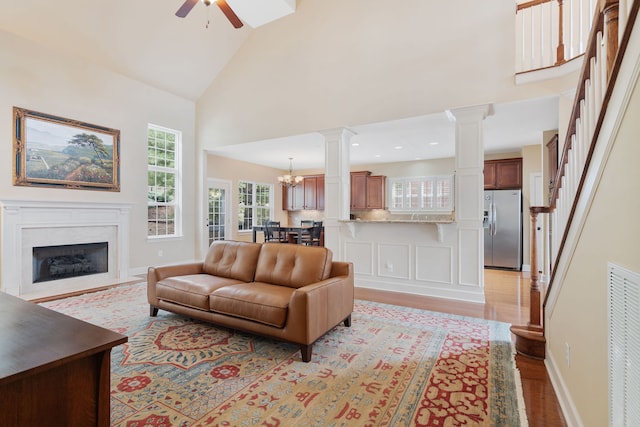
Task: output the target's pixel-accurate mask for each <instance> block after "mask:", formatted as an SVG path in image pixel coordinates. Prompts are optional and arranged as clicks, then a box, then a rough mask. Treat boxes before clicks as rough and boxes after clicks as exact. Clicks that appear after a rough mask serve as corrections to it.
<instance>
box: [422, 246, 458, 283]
mask: <svg viewBox="0 0 640 427" xmlns="http://www.w3.org/2000/svg"><path fill="white" fill-rule="evenodd" d="M452 256H453V254H452V250H451V248H444V247H437V246H426V245H424V246H421V245H418V246H416V280H418V281H424V282H435V283H444V284H447V285H451V284H453V280H452V277H453V271H452V265H453V264H452V262H453V261H452Z"/></svg>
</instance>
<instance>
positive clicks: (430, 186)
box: [389, 175, 453, 212]
mask: <svg viewBox="0 0 640 427" xmlns="http://www.w3.org/2000/svg"><path fill="white" fill-rule="evenodd" d="M389 186H390V188H391V195H390V196H389V197H390V202H389V210H391V211H395V212H451V211H453V175H438V176H421V177H410V178H389Z"/></svg>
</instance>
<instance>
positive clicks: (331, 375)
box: [42, 284, 526, 427]
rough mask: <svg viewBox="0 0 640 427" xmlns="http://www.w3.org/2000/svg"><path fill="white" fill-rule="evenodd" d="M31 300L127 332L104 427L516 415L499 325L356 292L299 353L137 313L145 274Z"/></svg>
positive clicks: (506, 345) (496, 422) (417, 421)
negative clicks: (308, 356)
mask: <svg viewBox="0 0 640 427" xmlns="http://www.w3.org/2000/svg"><path fill="white" fill-rule="evenodd" d="M42 305H44V306H46V307H49V308H51V309H54V310H57V311H60V312H62V313H66V314H68V315H70V316H73V317H76V318H79V319H83V320H86V321H88V322H91V323H94V324H96V325H100V326H103V327H105V328H108V329H111V330H114V331H117V332H119V333H122V334H125V335H127V336H128V337H129V342H128V343H127V344H124V345H122V346H118V347H116V348H114V349H113V351H112V363H111V365H112V374H111V422H112V425H113V426H123V427H125V426H126V427H142V426H145V427H160V426H167V427H168V426H173V427H186V426H254V425H255V426H294V425H295V426H465V427H468V426H520V425H526V415H524V406H523V404H522V398H521V391H520V380H519V375H518V372H517V370H516V368H515V362H514V358H513V352H512V345H511V342H510V332H509V325H508V324H505V323H499V322H492V321H485V320H479V319H473V318H467V317H459V316H452V315H445V314H439V313H434V312H428V311H422V310H416V309H411V308H405V307H398V306H392V305H386V304H378V303H372V302H366V301H356V307H355V311H354V313H353V316H352V317H353V319H352V326H351V327H350V328H346V327H344V326H342V325H340V326H338V327H336V328H334V329H333V330H332V331H330V332H329V333H327V334H326V335H325V336H324V337H322V338H320V340H318V341H317V342H316V344H315V345H314V347H313V359H312V360H311V362H310V363H303V362H302V361H301V359H300V353H299V352H298V349H297V347H296V346H294V345H291V344H287V343H281V342H277V341H273V340H271V339H266V338H260V337H256V336H253V335H249V334H243V333H240V332H236V331H232V330H228V329H224V328H218V327H215V326H212V325H210V324H207V323H201V322H197V321H193V320H190V319H187V318H184V317H181V316H178V315H175V314H172V313H167V312H165V311H162V310H160V313H159V314H158V317H156V318H152V317H149V314H148V313H149V310H148V305H147V302H146V285H145V284H136V285H130V286H123V287H118V288H114V289H111V290H107V291H103V292H98V293H92V294H87V295H82V296H78V297H71V298H67V299H63V300H58V301H52V302H47V303H43V304H42Z"/></svg>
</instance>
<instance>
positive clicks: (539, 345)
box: [510, 326, 547, 359]
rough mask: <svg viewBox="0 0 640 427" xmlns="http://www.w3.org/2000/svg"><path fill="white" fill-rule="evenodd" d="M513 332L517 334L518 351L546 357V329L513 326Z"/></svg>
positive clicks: (540, 357) (527, 354)
mask: <svg viewBox="0 0 640 427" xmlns="http://www.w3.org/2000/svg"><path fill="white" fill-rule="evenodd" d="M510 329H511V333H513V334H514V335H515V336H516V351H517V352H518V353H519V354H522V355H523V356H527V357H531V358H534V359H544V358H545V352H546V343H547V340H546V338H545V337H544V330H543V329H541V328H538V327H532V326H511V328H510Z"/></svg>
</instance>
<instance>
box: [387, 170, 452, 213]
mask: <svg viewBox="0 0 640 427" xmlns="http://www.w3.org/2000/svg"><path fill="white" fill-rule="evenodd" d="M443 179H445V180H448V181H449V188H450V190H451V191H450V194H449V204H448V205H447V206H445V207H442V208H409V207H407V208H404V207H401V208H397V207H394V204H393V187H394V185H395V184H397V183H402V185H403V188H404V186H405V185H406V184H408V183H409V182H415V181H431V180H435V181H436V182H437V181H441V180H443ZM454 191H455V181H454V175H453V174H449V175H428V176H405V177H388V178H387V206H388V207H389V212H391V213H399V214H400V213H405V214H406V213H438V214H441V213H451V212H453V211H454V206H455V205H454V203H455V200H454V199H455V198H454ZM436 197H437V195H436ZM436 204H437V203H436Z"/></svg>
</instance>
